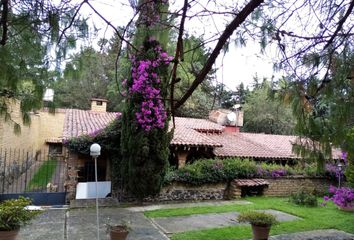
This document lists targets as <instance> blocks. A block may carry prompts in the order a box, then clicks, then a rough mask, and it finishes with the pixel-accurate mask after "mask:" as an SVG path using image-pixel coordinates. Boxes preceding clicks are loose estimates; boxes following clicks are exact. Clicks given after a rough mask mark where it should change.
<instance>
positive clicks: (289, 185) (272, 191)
mask: <svg viewBox="0 0 354 240" xmlns="http://www.w3.org/2000/svg"><path fill="white" fill-rule="evenodd" d="M267 181H268V182H269V187H268V188H266V189H265V191H264V195H265V196H289V195H290V194H292V193H295V192H298V191H299V190H301V189H303V190H305V191H307V192H312V193H318V194H324V193H326V192H327V191H328V188H329V186H330V185H331V184H332V185H333V184H334V185H335V183H333V182H331V181H329V180H328V179H324V178H306V177H302V176H293V177H283V178H277V179H267Z"/></svg>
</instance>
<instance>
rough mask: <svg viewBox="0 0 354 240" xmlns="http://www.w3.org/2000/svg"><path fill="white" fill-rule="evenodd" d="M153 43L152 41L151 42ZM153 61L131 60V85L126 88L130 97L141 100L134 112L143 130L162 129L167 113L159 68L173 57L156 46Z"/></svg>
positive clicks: (147, 59)
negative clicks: (133, 96)
mask: <svg viewBox="0 0 354 240" xmlns="http://www.w3.org/2000/svg"><path fill="white" fill-rule="evenodd" d="M151 41H154V40H151ZM153 53H154V54H153V55H154V56H155V57H154V58H153V59H151V58H150V59H149V58H146V59H139V60H138V59H136V58H131V62H132V84H131V86H130V87H129V88H128V90H129V93H130V95H136V96H139V98H141V99H142V101H141V103H140V106H139V108H138V110H137V111H136V112H135V118H136V121H137V123H138V124H139V125H140V126H141V127H142V128H143V129H144V130H145V131H150V130H151V129H153V128H163V127H164V125H165V120H166V118H167V113H166V110H165V107H164V103H163V100H162V97H161V95H160V93H161V90H160V88H159V86H160V83H161V79H160V77H159V74H158V72H159V68H160V67H163V66H166V65H168V64H169V63H170V62H171V61H172V59H173V57H171V56H169V55H168V54H167V53H166V52H164V51H162V48H161V46H159V45H157V46H156V47H154V49H153Z"/></svg>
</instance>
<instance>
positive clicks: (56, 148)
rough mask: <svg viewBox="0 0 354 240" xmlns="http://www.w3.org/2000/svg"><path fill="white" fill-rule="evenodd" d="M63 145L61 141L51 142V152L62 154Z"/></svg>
mask: <svg viewBox="0 0 354 240" xmlns="http://www.w3.org/2000/svg"><path fill="white" fill-rule="evenodd" d="M62 153H63V145H62V144H61V143H51V144H49V154H62Z"/></svg>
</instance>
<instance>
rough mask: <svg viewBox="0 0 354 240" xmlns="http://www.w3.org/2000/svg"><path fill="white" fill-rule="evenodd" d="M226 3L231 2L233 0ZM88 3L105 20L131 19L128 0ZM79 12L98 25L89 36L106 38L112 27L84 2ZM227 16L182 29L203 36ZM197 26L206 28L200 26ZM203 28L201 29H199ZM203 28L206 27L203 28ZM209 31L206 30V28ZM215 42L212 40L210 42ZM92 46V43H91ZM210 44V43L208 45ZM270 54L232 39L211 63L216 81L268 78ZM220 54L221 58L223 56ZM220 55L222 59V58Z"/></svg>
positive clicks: (231, 83) (233, 84) (234, 82)
mask: <svg viewBox="0 0 354 240" xmlns="http://www.w3.org/2000/svg"><path fill="white" fill-rule="evenodd" d="M228 1H230V4H235V3H233V0H227V1H225V2H228ZM170 2H171V5H170V6H171V7H172V8H176V7H179V5H178V4H182V2H183V1H177V0H176V1H175V2H174V3H172V1H170ZM90 3H92V5H93V6H94V7H95V8H96V9H97V10H98V11H99V12H100V13H101V14H102V15H104V16H105V18H106V19H107V20H109V21H110V22H111V23H113V24H114V25H115V26H124V25H126V24H127V22H128V21H129V20H130V19H131V17H132V15H133V11H132V9H131V7H130V6H129V2H128V0H95V1H90ZM81 13H82V14H84V15H87V16H90V21H92V22H91V24H93V23H94V25H95V26H96V27H97V28H98V29H99V32H98V35H97V36H92V38H93V39H99V38H102V37H106V38H109V37H111V36H112V35H113V31H112V29H110V28H107V25H106V24H105V23H104V22H103V21H102V20H101V19H100V18H99V17H98V16H96V15H95V14H94V13H93V12H92V10H91V9H89V7H88V6H86V5H85V4H84V7H83V9H82V11H81ZM227 21H228V19H225V18H223V17H214V18H210V19H207V20H205V19H203V22H201V21H200V19H199V20H198V19H195V20H192V21H190V20H189V21H188V19H187V21H186V31H188V32H189V33H191V34H193V33H196V34H201V32H200V31H203V32H202V34H204V36H206V38H207V36H208V34H211V33H213V32H214V33H215V31H218V30H222V29H223V27H224V26H225V24H226V22H227ZM201 26H203V27H205V26H206V28H202V27H201ZM201 29H203V30H201ZM205 29H207V30H205ZM208 31H209V32H208ZM92 44H93V45H96V43H95V40H93V41H92ZM214 44H215V43H214ZM94 47H95V46H94ZM209 47H210V48H212V47H213V44H211V45H210V46H209ZM271 55H272V54H271V53H270V52H268V53H267V54H266V55H262V54H260V48H259V44H258V43H257V42H253V43H252V42H250V43H248V45H247V47H243V48H240V47H235V45H234V44H233V43H231V44H230V47H229V51H228V52H227V53H226V54H225V56H224V55H223V54H220V56H219V58H218V59H217V62H216V64H215V67H216V68H218V71H217V75H216V76H217V81H218V82H219V83H221V82H223V83H224V84H226V85H227V86H228V88H229V89H230V90H236V87H237V86H238V85H239V84H240V83H241V82H243V83H244V84H245V85H246V86H247V85H248V86H250V87H251V86H252V82H253V77H254V76H256V75H257V76H258V77H259V78H260V79H262V78H263V77H266V78H268V79H271V78H272V76H273V75H275V76H276V77H275V79H277V78H279V77H280V74H279V73H274V72H273V63H272V62H271V57H270V56H271ZM223 58H224V59H223ZM222 59H223V61H222Z"/></svg>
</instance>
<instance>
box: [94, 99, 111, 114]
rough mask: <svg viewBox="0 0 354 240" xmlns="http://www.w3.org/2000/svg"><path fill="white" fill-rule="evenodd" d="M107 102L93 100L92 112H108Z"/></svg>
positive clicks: (104, 100)
mask: <svg viewBox="0 0 354 240" xmlns="http://www.w3.org/2000/svg"><path fill="white" fill-rule="evenodd" d="M107 102H108V101H107V100H106V99H101V98H91V111H94V112H106V111H107Z"/></svg>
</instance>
